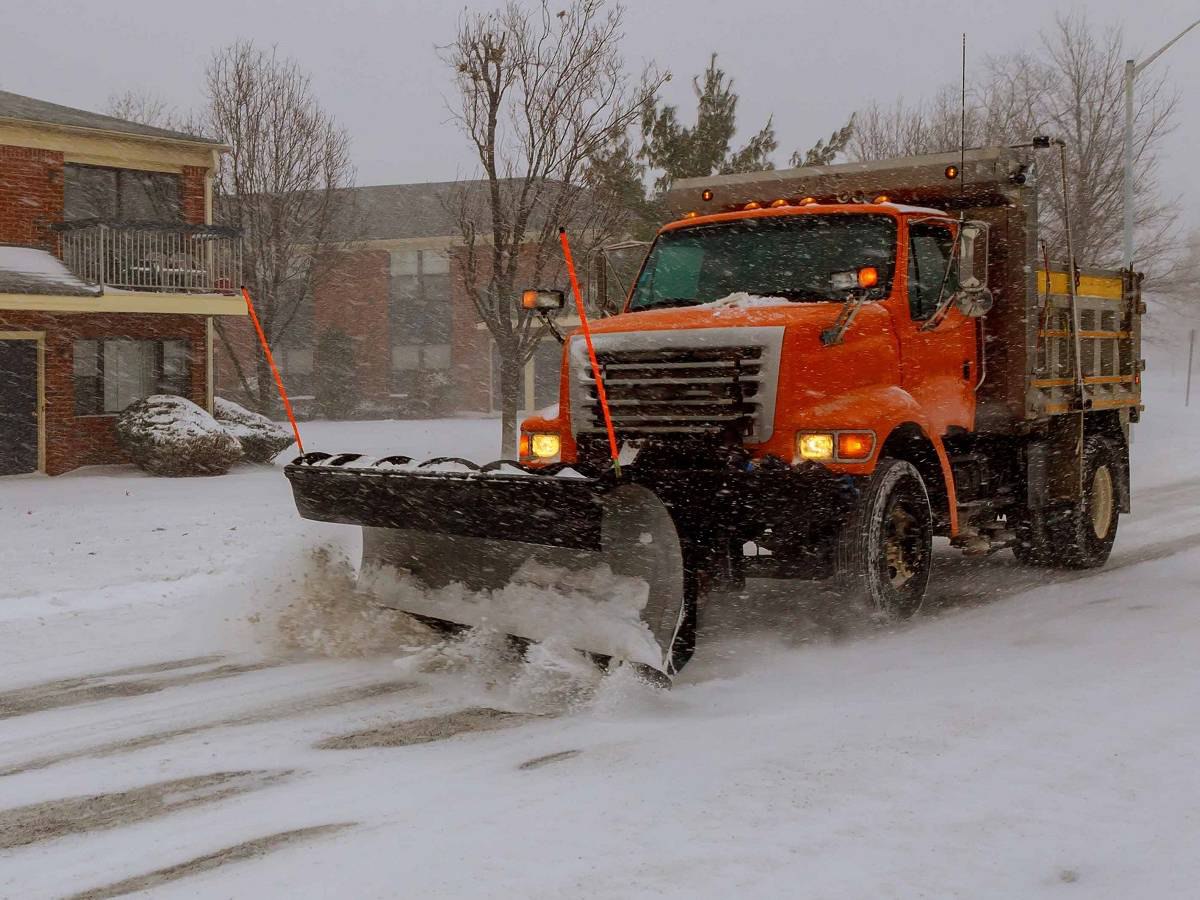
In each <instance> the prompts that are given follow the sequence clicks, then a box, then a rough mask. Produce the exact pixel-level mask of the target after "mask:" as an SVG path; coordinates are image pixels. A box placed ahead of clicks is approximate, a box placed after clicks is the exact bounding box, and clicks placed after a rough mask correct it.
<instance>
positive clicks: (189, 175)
mask: <svg viewBox="0 0 1200 900" xmlns="http://www.w3.org/2000/svg"><path fill="white" fill-rule="evenodd" d="M207 174H208V169H206V168H204V167H203V166H184V167H183V176H182V179H181V184H180V191H179V198H180V203H181V206H182V208H183V221H185V222H187V223H188V224H189V225H203V224H204V193H205V191H204V176H205V175H207Z"/></svg>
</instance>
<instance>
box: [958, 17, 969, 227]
mask: <svg viewBox="0 0 1200 900" xmlns="http://www.w3.org/2000/svg"><path fill="white" fill-rule="evenodd" d="M958 181H959V191H960V193H961V195H962V206H960V207H959V211H958V217H959V218H960V219H961V218H963V216H964V215H965V214H966V212H965V210H966V201H967V33H966V32H965V31H964V32H963V36H962V98H961V103H960V105H959V121H958Z"/></svg>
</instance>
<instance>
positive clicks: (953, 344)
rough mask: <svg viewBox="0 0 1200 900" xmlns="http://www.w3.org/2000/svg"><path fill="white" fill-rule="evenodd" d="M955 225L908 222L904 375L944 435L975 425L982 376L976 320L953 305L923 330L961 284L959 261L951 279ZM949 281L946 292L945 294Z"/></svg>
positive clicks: (902, 340)
mask: <svg viewBox="0 0 1200 900" xmlns="http://www.w3.org/2000/svg"><path fill="white" fill-rule="evenodd" d="M954 240H955V236H954V231H953V226H952V225H951V224H950V223H948V222H931V221H924V222H921V221H918V222H911V223H910V224H909V226H908V245H907V248H906V249H907V257H908V264H907V267H906V278H905V283H906V292H907V296H908V304H907V309H906V310H904V311H902V312H901V315H900V317H901V319H904V318H905V315H904V314H905V313H907V321H903V322H902V324H901V326H900V328H899V331H900V363H901V377H902V380H903V385H904V388H905V390H907V391H908V392H909V393H910V394H912V396H913V397H914V398H915V399H916V400H917V402H918V403H919V404H920V405H921V407H922V409H924V411H925V413H926V415H927V416H929V419H930V421H931V423H932V425H933V426H934V428H935V430H936V431H937V433H938V434H939V435H942V434H945V433H946V431H947V430H948V429H949V428H950V427H951V426H958V427H961V428H967V429H970V428H971V427H972V426H973V425H974V421H975V384H976V382H978V380H979V371H978V364H977V360H976V355H977V351H976V341H975V329H976V327H977V326H976V324H975V320H974V319H970V318H967V317H966V316H964V315H963V314H962V313H960V312H959V311H958V310H957V309H956V308H954V307H951V308H950V311H949V313H948V314H947V315H946V317H945V318H944V319H942V321H941V323H940V324H939V325H937V327H935V328H931V329H930V330H927V331H926V330H923V327H924V326H925V325H926V323H928V322H929V319H930V317H931V316H932V315H933V314H934V312H935V311H936V310H937V307H938V299H939V297H944V296H949V295H950V294H952V293H953V292H954V291H955V290H957V288H958V273H957V264H956V266H955V268H954V269H952V270H951V273H950V277H949V279H946V265H947V263H948V262H949V261H950V260H951V258H952V256H953V251H954ZM943 280H945V282H946V283H945V293H944V294H943Z"/></svg>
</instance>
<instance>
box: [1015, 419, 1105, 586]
mask: <svg viewBox="0 0 1200 900" xmlns="http://www.w3.org/2000/svg"><path fill="white" fill-rule="evenodd" d="M1120 478H1121V465H1120V459H1119V457H1118V454H1117V451H1116V448H1115V447H1114V446H1113V443H1112V442H1111V441H1110V440H1108V439H1107V438H1103V437H1100V436H1099V435H1090V436H1089V437H1087V438H1085V439H1084V442H1083V485H1084V488H1083V497H1082V498H1081V501H1080V502H1079V503H1073V504H1071V505H1069V506H1060V507H1054V508H1052V509H1047V510H1042V511H1040V512H1039V513H1038V514H1037V515H1032V516H1030V517H1028V518H1027V519H1026V520H1025V521H1024V522H1021V523H1018V525H1017V541H1018V543H1017V545H1016V546H1014V547H1013V555H1014V556H1016V557H1017V559H1018V560H1020V561H1021V562H1022V563H1024V564H1026V565H1033V566H1044V567H1048V568H1054V569H1095V568H1099V567H1100V566H1102V565H1104V564H1105V563H1106V562H1108V557H1109V554H1111V553H1112V548H1113V542H1114V541H1116V538H1117V524H1118V522H1119V520H1120V515H1121V513H1120V510H1119V502H1118V497H1119V488H1118V485H1119V479H1120Z"/></svg>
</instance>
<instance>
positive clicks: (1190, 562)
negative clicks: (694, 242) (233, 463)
mask: <svg viewBox="0 0 1200 900" xmlns="http://www.w3.org/2000/svg"><path fill="white" fill-rule="evenodd" d="M1154 362H1155V365H1154V367H1152V369H1151V370H1150V372H1149V373H1148V383H1149V388H1150V393H1149V396H1148V405H1149V413H1148V415H1147V417H1146V421H1145V422H1144V423H1143V424H1142V426H1140V427H1139V428H1138V431H1137V435H1136V438H1135V440H1136V445H1135V476H1134V477H1135V497H1134V505H1135V513H1134V514H1133V515H1132V516H1130V517H1128V518H1126V519H1124V520H1123V521H1122V523H1121V532H1120V534H1119V536H1118V540H1117V547H1116V551H1115V552H1114V555H1113V559H1112V562H1111V563H1110V565H1109V566H1108V567H1107V568H1106V569H1105V570H1103V571H1100V572H1089V573H1082V574H1081V573H1074V574H1048V573H1045V572H1034V571H1030V570H1025V569H1021V568H1019V567H1017V566H1016V565H1015V563H1014V562H1013V560H1012V559H1011V557H1010V556H1009V554H1007V553H1005V554H1001V555H999V556H997V557H995V558H991V559H986V560H965V559H963V558H962V557H960V556H958V555H956V554H952V553H950V552H948V551H945V552H943V553H941V555H939V558H938V569H937V571H936V572H935V575H934V586H933V588H932V598H931V601H930V603H929V604H928V609H927V610H926V611H925V612H924V613H923V614H922V615H921V616H919V617H918V618H917V619H916V620H914V621H912V622H910V623H907V624H905V625H903V626H901V627H897V628H894V629H889V630H881V629H878V628H874V627H871V626H869V625H868V624H867V623H865V622H862V623H855V622H850V623H846V622H840V623H838V624H837V625H836V627H831V626H829V625H828V624H826V623H827V617H825V616H823V615H822V614H821V610H820V609H819V608H818V607H817V606H816V604H815V603H813V602H812V599H811V597H810V596H809V592H808V591H806V590H805V588H804V587H803V586H791V587H788V588H784V589H780V588H778V587H769V586H765V585H755V586H754V590H752V591H751V592H750V594H749V596H748V597H745V598H741V599H740V600H738V601H736V603H735V601H732V600H728V601H726V602H725V604H724V605H723V606H721V607H718V608H715V609H712V610H710V611H709V613H708V615H707V617H706V620H705V622H704V623H703V630H702V634H701V649H700V652H699V654H698V656H697V658H696V660H695V661H694V662H693V663H692V664H691V665H690V666H689V667H688V669H687V670H686V672H685V677H684V678H682V679H681V680H680V682H679V683H678V684H677V686H676V688H675V689H674V690H673V691H671V692H669V693H664V692H658V691H654V690H651V689H649V688H646V687H644V686H642V685H639V684H637V683H636V682H634V681H633V680H632V679H630V678H627V677H624V676H621V675H618V676H616V677H613V678H610V679H607V680H604V681H601V680H600V679H599V678H598V676H597V675H595V673H593V672H591V670H590V669H587V668H585V667H582V666H580V665H578V664H577V663H576V662H575V661H574V660H573V659H571V658H570V657H567V656H561V655H556V654H555V653H553V652H551V651H547V652H544V653H542V654H540V655H538V656H537V657H536V658H534V659H532V660H531V661H528V662H521V661H519V660H514V659H511V658H509V657H508V656H507V654H506V651H505V650H504V649H503V648H501V647H497V646H495V645H492V644H489V643H488V642H486V641H480V642H479V643H477V644H476V645H473V646H469V647H465V648H462V649H461V651H460V654H459V655H460V658H457V659H456V658H455V657H454V655H453V654H445V653H443V654H440V655H432V654H431V653H430V651H429V650H428V649H427V648H428V645H429V642H430V638H429V637H428V636H427V635H425V634H423V633H421V632H420V631H419V630H416V629H414V628H412V627H411V626H408V625H406V624H405V623H404V622H403V621H402V620H400V619H399V618H398V617H389V615H388V614H386V613H381V612H380V611H378V610H373V609H371V608H369V607H365V606H356V605H354V604H353V603H351V604H349V605H347V604H346V603H345V602H344V601H345V598H346V597H347V595H348V594H349V593H350V592H351V591H350V576H349V572H348V571H347V570H346V568H345V567H344V566H342V565H341V564H339V562H338V559H339V553H348V554H353V553H354V550H355V542H356V538H355V536H354V534H353V529H349V528H344V527H340V526H334V525H321V524H317V523H312V522H305V521H303V520H300V519H299V518H297V517H296V516H295V515H294V512H293V509H292V507H291V500H290V492H289V490H288V486H287V484H286V482H285V480H284V479H283V477H282V475H281V473H280V471H279V469H278V468H277V467H275V468H272V467H251V466H244V467H241V468H239V469H237V470H235V471H234V472H233V473H232V474H230V475H228V476H225V477H222V478H216V479H188V480H170V479H155V478H149V477H146V476H143V475H141V474H139V473H137V472H134V471H132V470H129V469H119V468H114V469H91V470H86V471H81V472H78V473H75V474H72V475H68V476H63V477H60V478H55V479H47V478H42V477H17V478H9V479H3V480H0V534H2V535H3V541H2V542H0V572H3V576H4V577H3V579H0V896H5V897H21V898H36V897H58V896H64V895H67V896H69V895H77V896H83V897H109V896H117V895H119V894H125V893H131V892H132V893H137V892H141V895H143V896H154V897H195V896H205V897H207V896H248V897H250V896H259V897H261V896H287V897H328V896H348V897H460V896H480V897H487V896H490V897H546V898H550V897H562V896H583V897H601V898H603V897H612V898H622V897H631V896H656V897H695V896H705V897H727V896H753V897H839V898H858V897H861V898H879V897H906V898H907V897H971V898H977V897H997V898H1012V897H1059V896H1062V897H1066V896H1072V897H1088V898H1099V897H1113V898H1117V897H1120V898H1126V897H1134V896H1138V897H1195V896H1197V895H1198V894H1200V856H1198V855H1197V853H1196V847H1197V846H1200V817H1198V815H1197V812H1196V810H1197V809H1200V779H1197V778H1196V777H1195V773H1196V771H1197V770H1198V769H1200V720H1198V719H1197V716H1196V706H1197V704H1196V697H1197V690H1198V687H1197V686H1198V685H1200V654H1198V653H1197V650H1196V648H1197V647H1198V646H1200V607H1198V606H1197V597H1198V596H1200V456H1198V455H1197V453H1196V452H1195V448H1196V447H1197V446H1198V445H1200V396H1198V397H1197V398H1196V399H1194V401H1193V405H1192V406H1191V408H1190V409H1187V410H1185V409H1184V408H1183V405H1182V368H1181V367H1180V366H1178V365H1175V364H1174V363H1168V362H1162V363H1160V362H1159V361H1154ZM1197 393H1198V394H1200V390H1198V391H1197ZM497 438H498V426H497V423H496V422H495V421H494V420H469V419H455V420H444V421H441V422H431V423H412V422H386V423H364V422H356V423H345V424H338V423H308V424H307V425H306V426H305V440H306V444H308V445H309V446H310V449H326V450H331V451H336V450H355V451H361V452H366V453H370V454H374V455H383V454H386V453H389V452H397V451H403V452H405V453H408V454H410V455H413V456H417V457H426V456H433V455H439V454H445V455H465V456H477V457H479V458H491V457H492V456H494V455H495V454H494V452H492V451H493V448H494V446H495V444H496V442H497ZM335 601H337V602H335ZM735 607H736V608H735ZM335 610H342V611H341V612H340V613H339V612H335ZM422 648H425V649H422ZM431 661H432V662H435V663H437V664H438V667H437V668H431V666H430V665H429V664H428V663H430V662H431Z"/></svg>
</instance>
